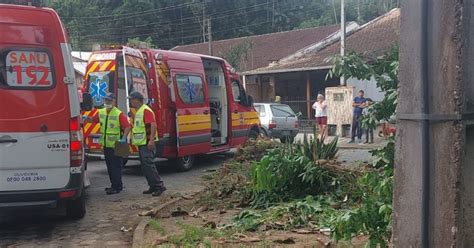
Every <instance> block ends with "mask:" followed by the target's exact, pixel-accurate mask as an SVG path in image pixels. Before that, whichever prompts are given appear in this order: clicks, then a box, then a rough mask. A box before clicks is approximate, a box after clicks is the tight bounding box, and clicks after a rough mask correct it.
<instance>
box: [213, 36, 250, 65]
mask: <svg viewBox="0 0 474 248" xmlns="http://www.w3.org/2000/svg"><path fill="white" fill-rule="evenodd" d="M252 48H253V43H252V41H250V40H246V41H244V42H242V43H240V44H237V45H234V46H232V47H230V48H229V49H228V50H227V51H226V52H225V53H224V54H222V55H221V56H222V57H223V58H224V59H225V60H227V62H229V63H230V64H231V65H232V66H233V67H234V68H235V69H236V70H238V71H240V70H241V69H245V68H242V66H241V65H244V64H245V63H246V61H248V59H249V58H248V57H249V51H251V50H252Z"/></svg>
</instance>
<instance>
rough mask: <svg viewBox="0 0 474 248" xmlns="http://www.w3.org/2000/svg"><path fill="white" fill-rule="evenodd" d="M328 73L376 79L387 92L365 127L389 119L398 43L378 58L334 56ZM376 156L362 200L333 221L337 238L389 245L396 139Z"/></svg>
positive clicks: (362, 182) (361, 187)
mask: <svg viewBox="0 0 474 248" xmlns="http://www.w3.org/2000/svg"><path fill="white" fill-rule="evenodd" d="M332 61H333V67H332V69H331V70H330V71H329V73H328V77H333V76H345V77H346V78H351V77H352V78H357V79H359V80H369V79H372V78H373V79H375V80H376V82H377V87H378V88H379V89H381V90H382V91H383V92H384V93H385V96H384V98H383V100H382V101H380V102H377V103H375V104H373V105H372V106H371V107H369V109H368V113H369V114H368V115H366V116H364V118H363V120H362V124H363V126H364V127H372V128H373V127H375V125H376V123H377V122H378V121H380V120H388V119H389V118H390V117H391V116H392V115H394V113H395V110H396V106H397V86H398V68H399V63H398V47H394V48H393V49H392V50H391V51H390V52H389V53H387V54H385V55H384V56H381V57H378V58H368V57H363V56H361V55H359V54H357V53H354V52H349V53H348V54H347V56H345V57H340V56H336V57H335V58H333V59H332ZM371 154H372V156H373V157H374V158H375V160H374V162H373V164H372V166H373V167H374V168H376V169H377V170H375V171H373V170H369V171H367V172H365V173H364V174H363V176H362V177H360V178H359V179H358V180H357V184H356V185H357V187H358V189H357V190H354V192H356V193H357V196H356V197H357V198H359V199H360V204H359V205H358V206H357V207H355V208H353V209H351V210H348V211H345V212H343V213H342V214H340V215H339V216H338V217H337V218H336V219H335V220H334V222H333V227H332V229H333V232H332V236H333V238H334V239H336V240H341V239H345V240H350V239H351V238H352V237H353V236H354V235H358V234H360V233H363V234H366V235H368V236H369V242H368V243H367V247H388V245H389V242H390V237H391V220H392V198H393V168H394V154H395V139H394V137H390V138H389V139H388V142H387V144H386V146H385V147H383V148H380V149H376V150H373V151H371Z"/></svg>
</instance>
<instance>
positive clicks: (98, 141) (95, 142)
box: [92, 138, 100, 144]
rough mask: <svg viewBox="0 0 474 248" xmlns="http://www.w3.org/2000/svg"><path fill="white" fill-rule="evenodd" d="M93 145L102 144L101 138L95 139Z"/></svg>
mask: <svg viewBox="0 0 474 248" xmlns="http://www.w3.org/2000/svg"><path fill="white" fill-rule="evenodd" d="M92 143H94V144H99V143H100V138H93V139H92Z"/></svg>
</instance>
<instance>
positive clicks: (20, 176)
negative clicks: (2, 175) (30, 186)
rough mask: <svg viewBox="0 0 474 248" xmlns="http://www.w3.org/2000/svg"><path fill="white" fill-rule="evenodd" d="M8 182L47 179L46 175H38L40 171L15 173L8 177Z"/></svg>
mask: <svg viewBox="0 0 474 248" xmlns="http://www.w3.org/2000/svg"><path fill="white" fill-rule="evenodd" d="M6 179H7V182H8V183H16V182H41V181H46V176H38V173H15V175H14V176H12V177H7V178H6Z"/></svg>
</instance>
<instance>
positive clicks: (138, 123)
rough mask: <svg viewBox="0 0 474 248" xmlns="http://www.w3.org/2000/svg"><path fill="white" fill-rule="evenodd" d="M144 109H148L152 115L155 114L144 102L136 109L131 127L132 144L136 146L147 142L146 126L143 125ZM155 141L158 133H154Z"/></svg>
mask: <svg viewBox="0 0 474 248" xmlns="http://www.w3.org/2000/svg"><path fill="white" fill-rule="evenodd" d="M145 109H147V110H149V111H150V112H151V113H152V114H153V116H155V113H153V110H151V108H150V107H148V106H147V105H146V104H143V105H142V106H141V107H140V108H139V109H138V110H137V113H136V114H135V121H134V122H133V128H132V135H133V139H132V144H133V145H136V146H143V145H146V144H147V142H148V141H147V137H146V127H145V121H144V118H143V117H144V113H145ZM155 141H158V133H156V134H155Z"/></svg>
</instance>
